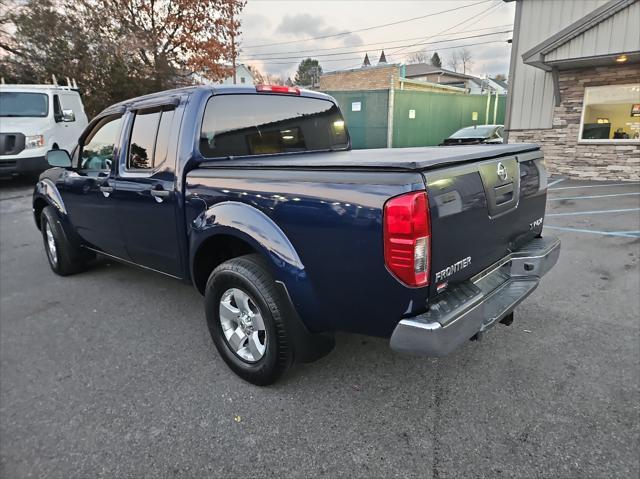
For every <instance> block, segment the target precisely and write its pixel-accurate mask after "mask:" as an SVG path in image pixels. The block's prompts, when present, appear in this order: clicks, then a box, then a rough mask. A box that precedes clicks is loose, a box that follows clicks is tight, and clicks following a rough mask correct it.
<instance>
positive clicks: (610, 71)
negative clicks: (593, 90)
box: [509, 64, 640, 180]
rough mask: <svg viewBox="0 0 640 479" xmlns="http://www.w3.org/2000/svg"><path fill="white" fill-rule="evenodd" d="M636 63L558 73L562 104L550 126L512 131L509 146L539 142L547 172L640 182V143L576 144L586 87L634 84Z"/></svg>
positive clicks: (638, 75)
mask: <svg viewBox="0 0 640 479" xmlns="http://www.w3.org/2000/svg"><path fill="white" fill-rule="evenodd" d="M639 78H640V67H639V66H638V64H629V65H623V66H620V65H613V66H606V67H596V68H581V69H574V70H566V71H562V72H560V78H559V80H560V99H561V104H560V106H558V107H555V108H554V112H553V127H552V128H551V129H545V130H511V131H509V143H521V142H527V143H538V144H540V145H541V146H542V149H543V151H544V156H545V161H546V165H547V169H548V170H549V172H550V173H553V174H559V175H563V176H567V177H570V178H582V179H592V180H640V143H635V144H624V145H621V144H617V145H614V144H593V143H590V144H578V133H579V130H580V117H581V115H582V102H583V98H584V89H585V87H588V86H601V85H620V84H625V83H637V82H638V80H639Z"/></svg>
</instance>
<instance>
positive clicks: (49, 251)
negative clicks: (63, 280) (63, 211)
mask: <svg viewBox="0 0 640 479" xmlns="http://www.w3.org/2000/svg"><path fill="white" fill-rule="evenodd" d="M40 229H41V231H42V239H43V241H44V250H45V253H46V255H47V259H48V260H49V266H51V269H52V270H53V272H54V273H56V274H59V275H60V276H67V275H70V274H74V273H78V272H80V271H82V270H83V269H84V268H85V266H86V262H87V260H88V256H87V255H85V254H84V253H83V252H82V251H81V250H80V249H79V248H76V247H75V246H74V245H72V244H71V243H70V242H69V240H68V239H67V236H66V235H65V234H64V230H63V229H62V225H61V224H60V220H59V218H58V214H57V213H56V211H55V210H54V209H53V208H52V207H51V206H47V207H45V208H44V209H43V210H42V213H41V214H40Z"/></svg>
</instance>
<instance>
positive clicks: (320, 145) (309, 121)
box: [199, 94, 349, 158]
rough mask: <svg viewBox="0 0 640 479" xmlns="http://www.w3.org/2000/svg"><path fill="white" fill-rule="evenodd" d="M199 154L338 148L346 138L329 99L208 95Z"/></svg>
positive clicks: (344, 145)
mask: <svg viewBox="0 0 640 479" xmlns="http://www.w3.org/2000/svg"><path fill="white" fill-rule="evenodd" d="M199 143H200V145H199V147H200V153H201V154H202V155H203V156H204V157H205V158H221V157H229V156H252V155H271V154H277V153H297V152H308V151H327V150H343V149H347V148H348V147H349V137H348V134H347V130H346V128H345V123H344V119H343V118H342V114H341V113H340V110H339V108H338V107H337V106H336V105H335V104H334V103H333V102H331V101H330V100H325V99H320V98H309V97H301V96H286V95H273V94H229V95H216V96H212V97H211V98H210V99H209V101H208V102H207V105H206V107H205V112H204V118H203V121H202V128H201V132H200V142H199Z"/></svg>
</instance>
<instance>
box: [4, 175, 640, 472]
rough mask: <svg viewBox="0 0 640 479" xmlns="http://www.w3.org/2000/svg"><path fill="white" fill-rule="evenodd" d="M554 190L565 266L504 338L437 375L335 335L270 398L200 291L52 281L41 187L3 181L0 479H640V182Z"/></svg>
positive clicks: (123, 277) (553, 211)
mask: <svg viewBox="0 0 640 479" xmlns="http://www.w3.org/2000/svg"><path fill="white" fill-rule="evenodd" d="M556 182H557V183H556ZM551 188H552V189H551V190H550V192H549V202H548V213H549V214H548V216H547V218H546V220H545V234H554V235H557V236H559V237H560V238H561V239H562V253H561V258H560V261H559V263H558V265H557V266H556V267H555V269H554V270H552V272H551V273H550V274H549V275H548V276H547V277H546V278H545V280H544V281H543V282H542V284H541V286H540V287H539V288H538V289H537V290H536V292H534V294H533V295H532V296H531V297H529V298H528V299H527V300H526V301H525V302H524V303H523V304H522V305H521V306H520V307H519V308H518V309H517V310H516V314H515V321H514V323H513V324H512V325H511V326H509V327H507V326H503V325H498V326H496V327H495V328H493V329H492V330H491V331H490V332H489V333H488V334H487V335H486V336H485V337H484V339H483V340H482V341H480V342H469V343H468V344H466V345H465V346H464V347H463V348H462V349H460V350H458V351H457V352H455V353H454V354H452V355H451V356H448V357H446V358H441V359H423V358H414V357H410V356H404V355H400V354H396V353H394V352H392V351H391V350H389V348H388V342H387V341H385V340H382V339H375V338H369V337H365V336H357V335H347V334H340V335H338V337H337V346H336V349H335V350H334V351H333V353H331V354H330V355H329V356H327V357H325V358H323V359H322V360H320V361H318V362H316V363H313V364H309V365H301V366H298V367H296V368H295V369H293V370H292V371H291V372H290V373H289V374H288V375H287V376H286V377H285V378H284V379H283V380H282V381H281V382H279V383H278V384H276V385H274V386H272V387H268V388H259V387H255V386H252V385H250V384H247V383H245V382H243V381H242V380H241V379H239V378H238V377H236V376H235V375H234V374H233V373H231V371H230V370H229V369H228V368H227V367H226V365H225V364H224V362H223V361H222V359H221V358H220V357H219V356H218V354H217V352H216V350H215V348H214V346H213V344H212V342H211V340H210V337H209V334H208V332H207V328H206V325H205V320H204V314H203V303H202V299H201V297H200V296H199V295H198V293H196V292H195V291H194V290H193V288H191V287H190V286H188V285H184V284H182V283H179V282H176V281H174V280H171V279H168V278H165V277H162V276H160V275H156V274H153V273H150V272H146V271H142V270H139V269H134V268H131V267H127V266H123V265H120V264H117V263H110V262H106V261H105V262H101V263H100V264H98V265H97V266H95V267H93V268H92V269H90V270H89V271H87V272H85V273H82V274H78V275H75V276H72V277H68V278H60V277H57V276H55V275H54V274H53V273H52V272H51V271H50V269H49V266H48V264H47V261H46V258H45V255H44V251H43V247H42V238H41V236H40V234H39V232H38V231H37V229H36V228H35V225H34V223H33V218H32V213H31V203H30V196H31V189H32V186H31V185H30V184H29V182H28V181H24V180H23V181H16V180H11V181H2V182H0V293H1V295H0V476H1V477H2V478H26V477H37V478H64V479H70V478H83V479H84V478H89V477H91V478H95V477H109V478H121V477H122V478H127V477H132V478H143V477H149V478H161V477H179V478H191V477H224V478H229V477H278V478H280V477H296V478H299V477H305V478H306V477H367V478H369V477H419V478H455V477H465V478H466V477H474V478H475V477H478V478H484V477H486V478H501V477H505V478H507V477H509V478H511V477H521V478H537V477H548V478H585V477H593V478H612V477H616V478H637V477H638V476H639V475H640V465H639V455H638V451H639V450H640V415H639V409H638V405H639V404H640V401H639V399H640V395H639V390H640V387H639V385H640V368H639V366H640V320H639V318H640V272H639V266H638V263H639V257H640V185H639V184H637V183H627V184H623V185H619V184H617V183H614V184H602V183H594V182H589V183H586V182H580V183H578V182H572V181H568V180H563V179H561V178H558V179H553V181H552V186H551Z"/></svg>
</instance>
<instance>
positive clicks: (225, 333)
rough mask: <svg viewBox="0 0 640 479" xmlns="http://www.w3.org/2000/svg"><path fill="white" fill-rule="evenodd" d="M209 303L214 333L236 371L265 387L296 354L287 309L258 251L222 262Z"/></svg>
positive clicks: (209, 289)
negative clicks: (287, 323)
mask: <svg viewBox="0 0 640 479" xmlns="http://www.w3.org/2000/svg"><path fill="white" fill-rule="evenodd" d="M205 308H206V316H207V325H208V327H209V332H210V334H211V338H212V339H213V342H214V344H215V346H216V348H217V349H218V352H219V353H220V355H221V356H222V358H223V359H224V361H225V362H226V363H227V365H228V366H229V367H230V368H231V369H232V370H233V371H234V372H235V373H236V374H237V375H238V376H240V377H241V378H243V379H244V380H246V381H249V382H250V383H253V384H256V385H259V386H265V385H268V384H272V383H273V382H275V381H276V380H277V379H278V378H279V377H280V376H281V375H282V374H283V373H284V372H285V371H286V370H287V369H288V368H289V366H290V365H291V363H292V360H293V353H292V347H291V341H290V337H289V333H288V331H287V325H286V320H285V317H284V315H285V311H286V308H285V307H284V303H283V301H282V299H281V298H280V296H279V294H278V291H277V290H276V288H275V285H274V280H273V277H272V276H271V274H270V273H269V271H268V269H267V267H266V265H265V264H264V262H263V261H262V259H261V258H260V256H258V255H247V256H241V257H239V258H234V259H232V260H229V261H226V262H225V263H223V264H221V265H220V266H218V267H217V268H216V269H215V270H214V271H213V272H212V273H211V276H210V277H209V281H208V282H207V287H206V291H205Z"/></svg>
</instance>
